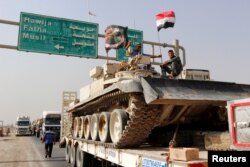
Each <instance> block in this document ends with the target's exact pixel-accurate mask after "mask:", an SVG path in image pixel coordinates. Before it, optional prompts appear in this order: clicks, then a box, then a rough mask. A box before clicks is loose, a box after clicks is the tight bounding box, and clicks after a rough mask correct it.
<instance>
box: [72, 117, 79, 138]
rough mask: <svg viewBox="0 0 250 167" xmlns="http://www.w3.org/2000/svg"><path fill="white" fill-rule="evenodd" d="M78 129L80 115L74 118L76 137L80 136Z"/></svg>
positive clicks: (74, 133) (74, 134)
mask: <svg viewBox="0 0 250 167" xmlns="http://www.w3.org/2000/svg"><path fill="white" fill-rule="evenodd" d="M78 129H79V117H75V119H74V131H73V136H74V137H78Z"/></svg>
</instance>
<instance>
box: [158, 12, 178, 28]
mask: <svg viewBox="0 0 250 167" xmlns="http://www.w3.org/2000/svg"><path fill="white" fill-rule="evenodd" d="M155 18H156V25H157V30H158V31H160V30H161V29H162V28H169V27H174V23H175V13H174V12H173V11H165V12H161V13H158V14H157V15H156V16H155Z"/></svg>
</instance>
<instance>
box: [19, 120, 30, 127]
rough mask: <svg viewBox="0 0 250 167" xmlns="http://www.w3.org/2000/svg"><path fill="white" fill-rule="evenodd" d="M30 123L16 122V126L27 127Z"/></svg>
mask: <svg viewBox="0 0 250 167" xmlns="http://www.w3.org/2000/svg"><path fill="white" fill-rule="evenodd" d="M29 125H30V122H29V121H18V122H17V126H29Z"/></svg>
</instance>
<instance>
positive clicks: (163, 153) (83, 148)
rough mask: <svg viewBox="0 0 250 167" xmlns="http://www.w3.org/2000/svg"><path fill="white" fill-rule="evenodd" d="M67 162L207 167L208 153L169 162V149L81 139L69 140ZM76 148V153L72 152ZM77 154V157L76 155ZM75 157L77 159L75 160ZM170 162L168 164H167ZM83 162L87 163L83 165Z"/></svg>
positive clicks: (102, 166) (88, 166)
mask: <svg viewBox="0 0 250 167" xmlns="http://www.w3.org/2000/svg"><path fill="white" fill-rule="evenodd" d="M66 143H67V144H66V145H67V146H66V160H67V162H69V163H71V164H72V166H77V167H78V166H83V167H91V166H94V167H98V166H100V167H109V166H119V167H120V166H123V167H170V166H171V167H207V166H208V165H207V159H208V153H207V151H199V160H194V161H177V160H171V159H170V160H169V161H168V160H167V156H168V155H169V148H167V147H152V146H146V145H145V146H140V147H137V148H131V149H117V148H109V147H106V146H104V145H99V144H95V143H88V142H85V141H80V140H79V139H73V138H67V141H66ZM72 147H75V148H76V149H75V152H72ZM75 154H76V155H75ZM74 157H75V158H74ZM167 161H168V162H167ZM81 162H87V163H86V164H81Z"/></svg>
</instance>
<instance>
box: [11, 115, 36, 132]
mask: <svg viewBox="0 0 250 167" xmlns="http://www.w3.org/2000/svg"><path fill="white" fill-rule="evenodd" d="M31 133H32V132H31V124H30V117H28V116H18V117H17V119H16V124H15V134H16V136H21V135H31Z"/></svg>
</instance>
